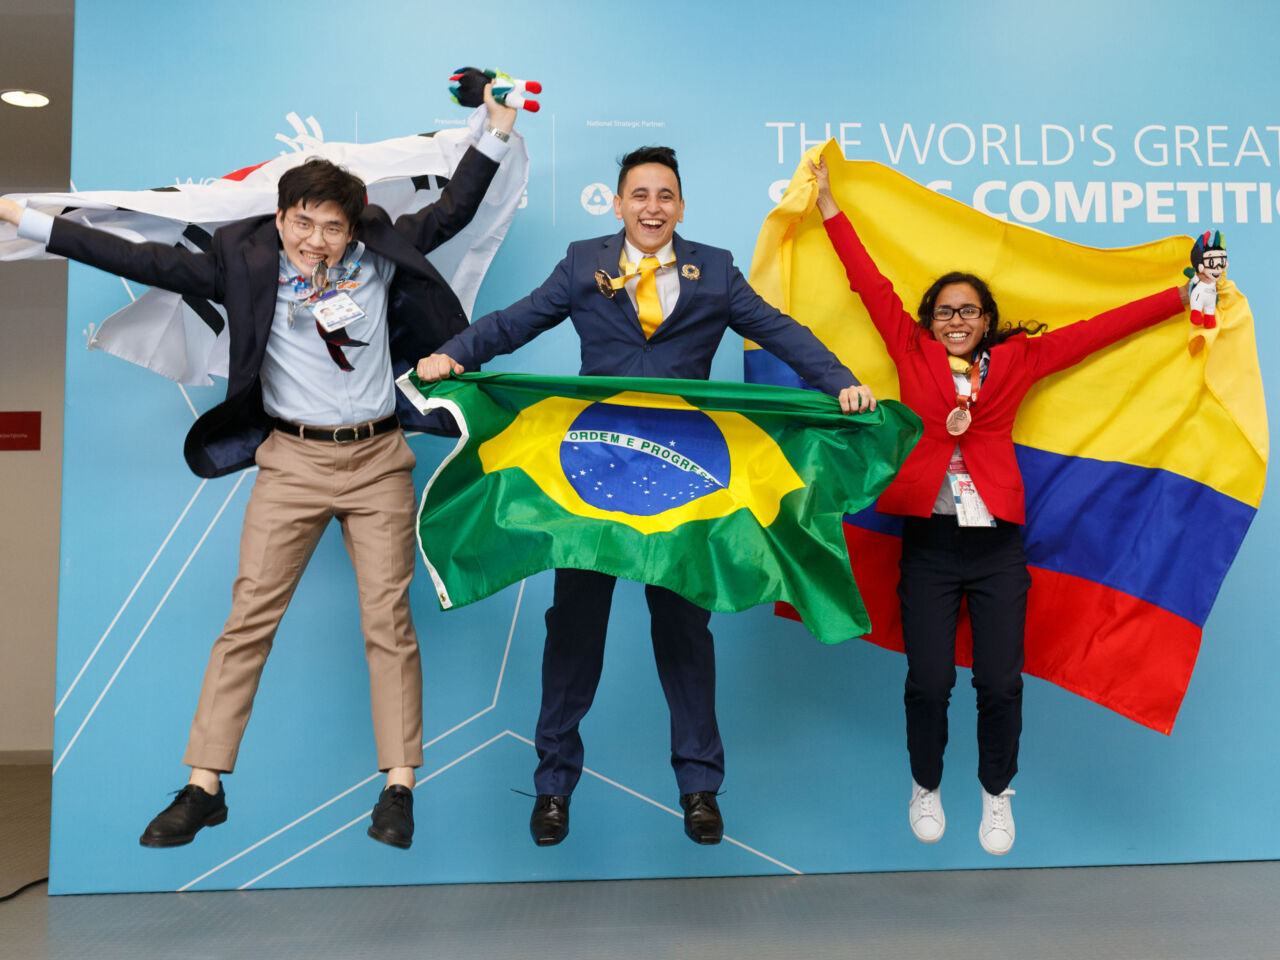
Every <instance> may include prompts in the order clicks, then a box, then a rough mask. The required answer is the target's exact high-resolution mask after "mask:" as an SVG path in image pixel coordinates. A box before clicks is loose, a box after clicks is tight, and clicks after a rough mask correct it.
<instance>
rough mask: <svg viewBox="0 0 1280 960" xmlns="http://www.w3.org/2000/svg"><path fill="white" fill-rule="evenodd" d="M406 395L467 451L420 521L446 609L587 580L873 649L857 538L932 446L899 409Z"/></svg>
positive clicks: (554, 384)
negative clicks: (852, 534) (849, 528)
mask: <svg viewBox="0 0 1280 960" xmlns="http://www.w3.org/2000/svg"><path fill="white" fill-rule="evenodd" d="M400 386H401V389H402V390H404V391H405V393H406V395H407V396H408V397H409V398H410V399H411V400H412V401H413V402H414V404H415V405H416V406H417V407H418V408H419V409H420V410H422V411H423V412H426V411H427V410H430V409H434V408H437V407H443V408H445V409H447V410H448V411H449V412H450V413H451V414H452V415H453V417H454V419H455V420H456V421H457V422H458V426H459V428H460V430H461V434H462V436H461V438H460V439H459V441H458V444H457V446H456V447H455V448H454V450H453V451H452V452H451V453H450V454H449V456H447V457H446V458H445V460H444V462H443V463H441V465H440V467H439V468H438V469H437V470H436V472H435V475H434V476H433V477H432V478H431V480H430V481H429V482H428V483H427V486H426V489H425V490H424V491H423V495H422V505H421V508H420V510H419V514H418V543H419V545H420V547H421V548H422V556H423V559H424V560H425V561H426V565H427V569H428V571H429V572H430V574H431V579H432V581H433V583H434V584H435V587H436V593H437V596H438V598H439V600H440V605H441V607H443V608H445V609H449V608H451V607H456V606H461V605H464V604H467V603H472V602H474V601H476V600H480V599H482V598H484V597H487V596H489V595H490V594H492V593H495V592H497V591H498V590H501V589H502V588H503V587H506V586H508V585H510V584H512V583H515V582H516V581H518V580H520V579H522V578H524V577H527V576H529V575H530V574H533V573H537V572H538V571H541V570H547V569H550V568H553V567H572V568H577V569H583V570H597V571H599V572H601V573H608V574H612V575H614V576H618V577H624V578H626V579H629V580H637V581H639V582H641V583H652V584H657V585H658V586H663V587H667V588H668V589H670V590H674V591H675V592H676V593H679V594H680V595H682V596H684V597H686V598H687V599H689V600H691V601H692V602H693V603H696V604H698V605H699V606H701V607H705V608H706V609H708V610H715V611H718V612H721V613H732V612H737V611H739V610H745V609H747V608H748V607H752V606H755V605H756V604H760V603H766V602H770V601H777V600H784V601H787V602H788V603H790V604H791V605H792V606H794V607H795V608H796V610H797V612H799V614H800V617H801V619H802V620H803V621H804V623H805V625H806V626H807V627H808V628H809V630H810V632H812V633H813V634H814V636H816V637H817V638H818V639H819V640H822V641H824V642H827V643H835V642H839V641H841V640H846V639H848V638H850V637H856V636H862V635H863V634H866V633H867V632H869V630H870V623H869V622H868V620H867V614H866V610H865V608H864V607H863V604H862V600H861V598H860V597H859V596H858V590H857V585H856V584H855V583H854V580H853V575H852V573H851V572H850V567H849V556H848V552H847V550H846V547H845V541H844V533H843V528H842V520H843V517H844V515H845V514H846V513H854V512H856V511H858V510H861V509H862V508H863V507H866V506H868V505H870V504H871V503H872V502H873V501H874V500H875V498H876V497H877V496H878V495H879V494H880V492H881V491H882V490H883V489H884V488H885V487H886V486H887V485H888V483H889V481H890V480H891V479H892V477H893V475H894V474H895V473H896V472H897V471H898V468H899V467H900V466H901V465H902V462H903V460H905V459H906V456H907V454H908V453H909V452H910V450H911V447H912V446H913V445H914V444H915V442H916V440H917V439H919V436H920V431H921V427H920V421H919V419H918V418H917V417H916V416H915V415H914V414H913V413H911V411H910V410H908V409H907V408H906V407H904V406H902V405H901V404H899V403H896V402H894V401H887V402H881V403H880V405H879V407H878V408H877V409H876V411H875V412H874V413H862V414H855V415H846V414H843V413H841V412H840V405H839V403H838V402H837V401H836V400H835V399H834V398H833V397H828V396H825V395H823V394H818V393H814V392H812V391H808V390H797V389H792V388H789V387H774V386H767V385H761V384H740V383H713V382H707V381H702V380H659V379H628V378H621V377H540V376H530V375H525V374H483V373H481V374H465V375H463V376H461V377H455V378H451V379H447V380H443V381H441V382H440V383H437V384H430V385H423V384H420V383H419V382H418V380H417V378H416V377H414V376H412V375H407V376H406V377H403V378H401V381H400Z"/></svg>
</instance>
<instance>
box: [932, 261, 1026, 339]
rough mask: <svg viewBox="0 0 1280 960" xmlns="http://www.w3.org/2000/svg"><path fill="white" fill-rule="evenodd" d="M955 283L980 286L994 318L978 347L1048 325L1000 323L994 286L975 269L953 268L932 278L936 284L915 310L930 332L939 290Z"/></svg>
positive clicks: (984, 308)
mask: <svg viewBox="0 0 1280 960" xmlns="http://www.w3.org/2000/svg"><path fill="white" fill-rule="evenodd" d="M953 283H967V284H969V286H971V287H973V289H974V290H977V291H978V300H979V304H980V306H981V307H982V312H983V313H985V314H986V315H987V317H989V318H990V321H991V322H990V323H989V324H988V325H987V332H986V333H985V334H983V337H982V340H980V341H979V342H978V349H979V350H990V349H991V348H992V347H994V346H996V345H997V344H1000V343H1004V342H1005V341H1006V340H1008V339H1009V338H1010V337H1013V336H1016V335H1017V334H1019V333H1041V332H1043V331H1045V330H1048V329H1049V326H1048V324H1045V323H1040V322H1039V321H1035V320H1032V321H1030V322H1027V323H1010V324H1006V325H1004V326H1003V327H1002V326H1000V308H999V307H998V306H996V298H995V297H993V296H992V295H991V288H990V287H988V286H987V282H986V281H985V280H983V279H982V278H981V277H975V276H974V275H973V274H972V273H962V272H961V271H959V270H952V271H951V272H950V273H944V274H943V275H942V276H940V277H939V278H938V279H937V280H935V281H933V285H932V286H930V287H929V289H928V290H926V291H925V292H924V296H923V297H921V298H920V309H919V310H917V311H916V319H917V322H918V323H919V324H920V328H921V329H922V330H925V331H927V332H929V333H932V332H933V308H934V307H935V306H937V304H938V294H940V293H941V292H942V288H943V287H948V286H950V285H951V284H953Z"/></svg>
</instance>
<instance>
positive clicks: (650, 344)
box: [437, 233, 858, 394]
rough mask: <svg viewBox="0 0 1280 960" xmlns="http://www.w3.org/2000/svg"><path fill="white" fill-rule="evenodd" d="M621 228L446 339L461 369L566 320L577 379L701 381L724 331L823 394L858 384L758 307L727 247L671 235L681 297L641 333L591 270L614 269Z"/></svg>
mask: <svg viewBox="0 0 1280 960" xmlns="http://www.w3.org/2000/svg"><path fill="white" fill-rule="evenodd" d="M622 242H623V234H622V233H616V234H613V235H612V236H607V237H597V238H595V239H594V240H581V241H578V242H577V243H572V244H570V245H569V250H568V253H567V254H566V255H565V258H564V259H563V260H561V261H560V263H559V264H557V265H556V268H555V270H554V271H553V272H552V274H551V276H550V277H548V278H547V280H546V282H545V283H543V284H542V286H540V287H538V289H537V290H535V291H533V293H531V294H529V296H527V297H525V298H524V299H523V300H521V301H519V302H518V303H515V304H512V305H511V306H510V307H507V308H506V309H505V310H498V311H496V312H494V313H490V314H488V315H487V316H484V317H481V318H480V319H479V320H477V321H475V322H474V323H473V324H472V325H471V326H470V327H468V328H467V329H466V330H463V331H462V332H461V333H460V334H458V335H457V336H455V337H453V338H452V339H451V340H449V341H448V342H447V343H445V344H443V345H442V346H441V347H440V348H439V350H438V351H437V352H439V353H444V354H448V355H449V356H450V357H452V358H453V359H454V360H456V361H458V363H461V364H462V365H463V366H464V367H468V368H475V367H477V366H478V365H480V364H481V363H484V362H485V361H486V360H489V359H490V358H492V357H494V356H496V355H498V354H501V353H510V352H511V351H513V350H515V349H516V348H517V347H519V346H521V345H522V344H524V343H527V342H528V341H530V340H532V339H533V338H534V337H536V336H537V335H538V334H540V333H542V332H544V331H546V330H549V329H551V328H552V327H554V326H555V325H556V324H558V323H560V322H561V321H562V320H564V319H565V318H566V317H572V318H573V326H574V328H575V329H576V330H577V331H578V337H579V338H580V339H581V341H582V367H581V369H580V371H579V373H580V374H581V375H583V376H618V377H677V378H680V379H686V380H705V379H707V377H708V375H709V374H710V372H711V358H712V357H713V356H714V354H715V352H716V347H718V346H719V345H720V340H721V338H722V337H723V336H724V332H725V329H726V328H729V329H732V330H734V331H736V332H737V333H739V334H741V335H742V336H743V337H746V338H747V339H750V340H754V341H755V342H756V343H758V344H760V345H761V346H762V347H765V348H766V349H768V350H769V351H771V352H772V353H774V354H776V355H777V356H778V357H779V358H780V359H782V360H783V361H785V362H786V363H787V364H789V365H790V366H791V367H792V368H793V369H794V370H795V371H796V372H797V373H799V374H800V376H802V377H803V378H804V379H805V380H806V381H808V383H809V384H810V385H811V386H814V387H817V388H818V389H820V390H823V391H825V392H827V393H830V394H837V393H839V392H840V391H841V390H843V389H844V388H845V387H848V386H852V385H854V384H856V383H857V382H858V380H857V378H856V377H854V375H853V374H852V373H850V372H849V370H848V368H847V367H845V366H844V365H843V364H842V363H840V361H839V360H837V359H836V357H835V355H834V354H833V353H832V352H831V351H830V350H828V349H827V348H826V347H824V346H823V345H822V343H821V342H820V341H819V340H818V338H817V337H815V336H814V335H813V334H812V333H811V332H810V331H809V329H808V328H807V327H804V326H801V325H800V324H798V323H796V321H794V320H792V319H791V318H790V317H788V316H787V315H786V314H785V313H782V312H780V311H779V310H776V309H774V308H773V307H771V306H769V304H767V303H765V301H764V300H762V299H761V298H760V296H759V295H758V294H757V293H756V292H755V291H754V290H752V289H751V287H750V286H749V285H748V284H747V281H746V280H745V279H744V278H743V276H742V273H741V272H740V271H739V270H738V268H737V267H735V266H734V265H733V257H732V256H731V255H730V253H729V251H728V250H721V249H719V248H718V247H708V246H703V245H702V244H697V243H691V242H689V241H687V240H684V239H683V238H682V237H680V236H678V235H677V236H676V237H675V238H674V245H675V255H676V269H677V270H679V271H680V297H679V300H678V301H677V302H676V305H675V308H674V309H673V310H672V312H671V315H670V316H669V317H667V319H666V320H664V321H663V323H662V325H661V326H659V327H658V329H657V330H656V331H655V332H654V334H653V337H652V338H650V339H647V340H646V339H645V335H644V331H643V330H642V329H641V327H640V319H639V317H637V316H636V311H635V308H634V307H633V306H632V305H631V298H630V297H628V296H627V293H626V291H625V290H619V291H616V292H615V293H614V295H613V297H612V298H610V297H608V296H606V295H605V294H604V293H602V292H601V290H600V286H599V285H598V284H597V282H596V273H597V271H604V272H605V273H606V274H608V275H609V276H610V277H616V276H618V274H619V270H618V256H619V254H620V253H621V251H622Z"/></svg>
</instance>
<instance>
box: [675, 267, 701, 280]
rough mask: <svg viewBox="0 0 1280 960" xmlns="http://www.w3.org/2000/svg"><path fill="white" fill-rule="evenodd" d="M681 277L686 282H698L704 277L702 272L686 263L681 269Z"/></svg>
mask: <svg viewBox="0 0 1280 960" xmlns="http://www.w3.org/2000/svg"><path fill="white" fill-rule="evenodd" d="M680 276H682V277H684V278H685V279H686V280H697V279H698V278H699V277H700V276H702V271H701V270H699V269H698V268H697V267H695V266H694V265H693V264H692V263H686V264H685V265H684V266H683V267H681V268H680Z"/></svg>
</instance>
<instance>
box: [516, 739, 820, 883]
mask: <svg viewBox="0 0 1280 960" xmlns="http://www.w3.org/2000/svg"><path fill="white" fill-rule="evenodd" d="M507 733H510V734H511V736H513V737H515V738H516V739H517V740H520V741H522V742H524V743H527V744H528V745H529V746H531V747H532V746H533V745H534V743H533V741H532V740H530V739H529V738H528V737H522V736H520V734H518V733H511V731H510V730H508V731H507ZM582 772H583V773H589V774H591V776H593V777H595V778H596V779H597V780H601V781H603V782H605V783H607V784H609V786H611V787H617V788H618V789H619V790H621V791H622V792H623V793H629V794H631V796H633V797H635V798H637V799H638V800H643V801H644V802H645V803H649V804H652V805H653V806H655V807H657V808H658V809H659V810H664V811H666V812H667V813H669V814H671V815H672V816H673V817H677V818H679V819H681V820H683V819H684V814H683V813H681V812H680V811H679V810H673V809H672V808H671V807H668V806H667V805H666V804H665V803H659V802H658V801H657V800H654V799H653V798H652V797H646V796H645V795H644V794H643V793H639V792H637V791H635V790H632V789H631V788H630V787H628V786H624V785H623V784H621V783H619V782H618V781H617V780H610V779H609V778H608V777H606V776H605V775H604V774H602V773H597V772H596V771H594V770H592V769H591V768H590V767H583V768H582ZM724 839H725V840H727V841H728V842H729V843H732V844H733V845H734V846H736V847H741V848H742V849H743V850H746V851H747V852H748V853H753V854H755V855H756V856H757V857H760V858H761V859H762V860H768V861H769V862H770V863H772V864H773V865H774V866H778V867H781V868H782V869H783V870H787V871H789V872H791V873H794V874H795V875H796V876H798V877H803V876H804V873H803V872H802V871H800V870H797V869H796V868H795V867H790V866H787V864H785V863H783V862H782V861H781V860H775V859H774V858H773V857H771V856H769V855H768V854H767V853H761V852H760V851H759V850H757V849H756V848H755V847H749V846H747V845H746V844H745V843H743V842H742V841H741V840H735V839H733V837H731V836H729V835H728V834H725V837H724Z"/></svg>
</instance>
